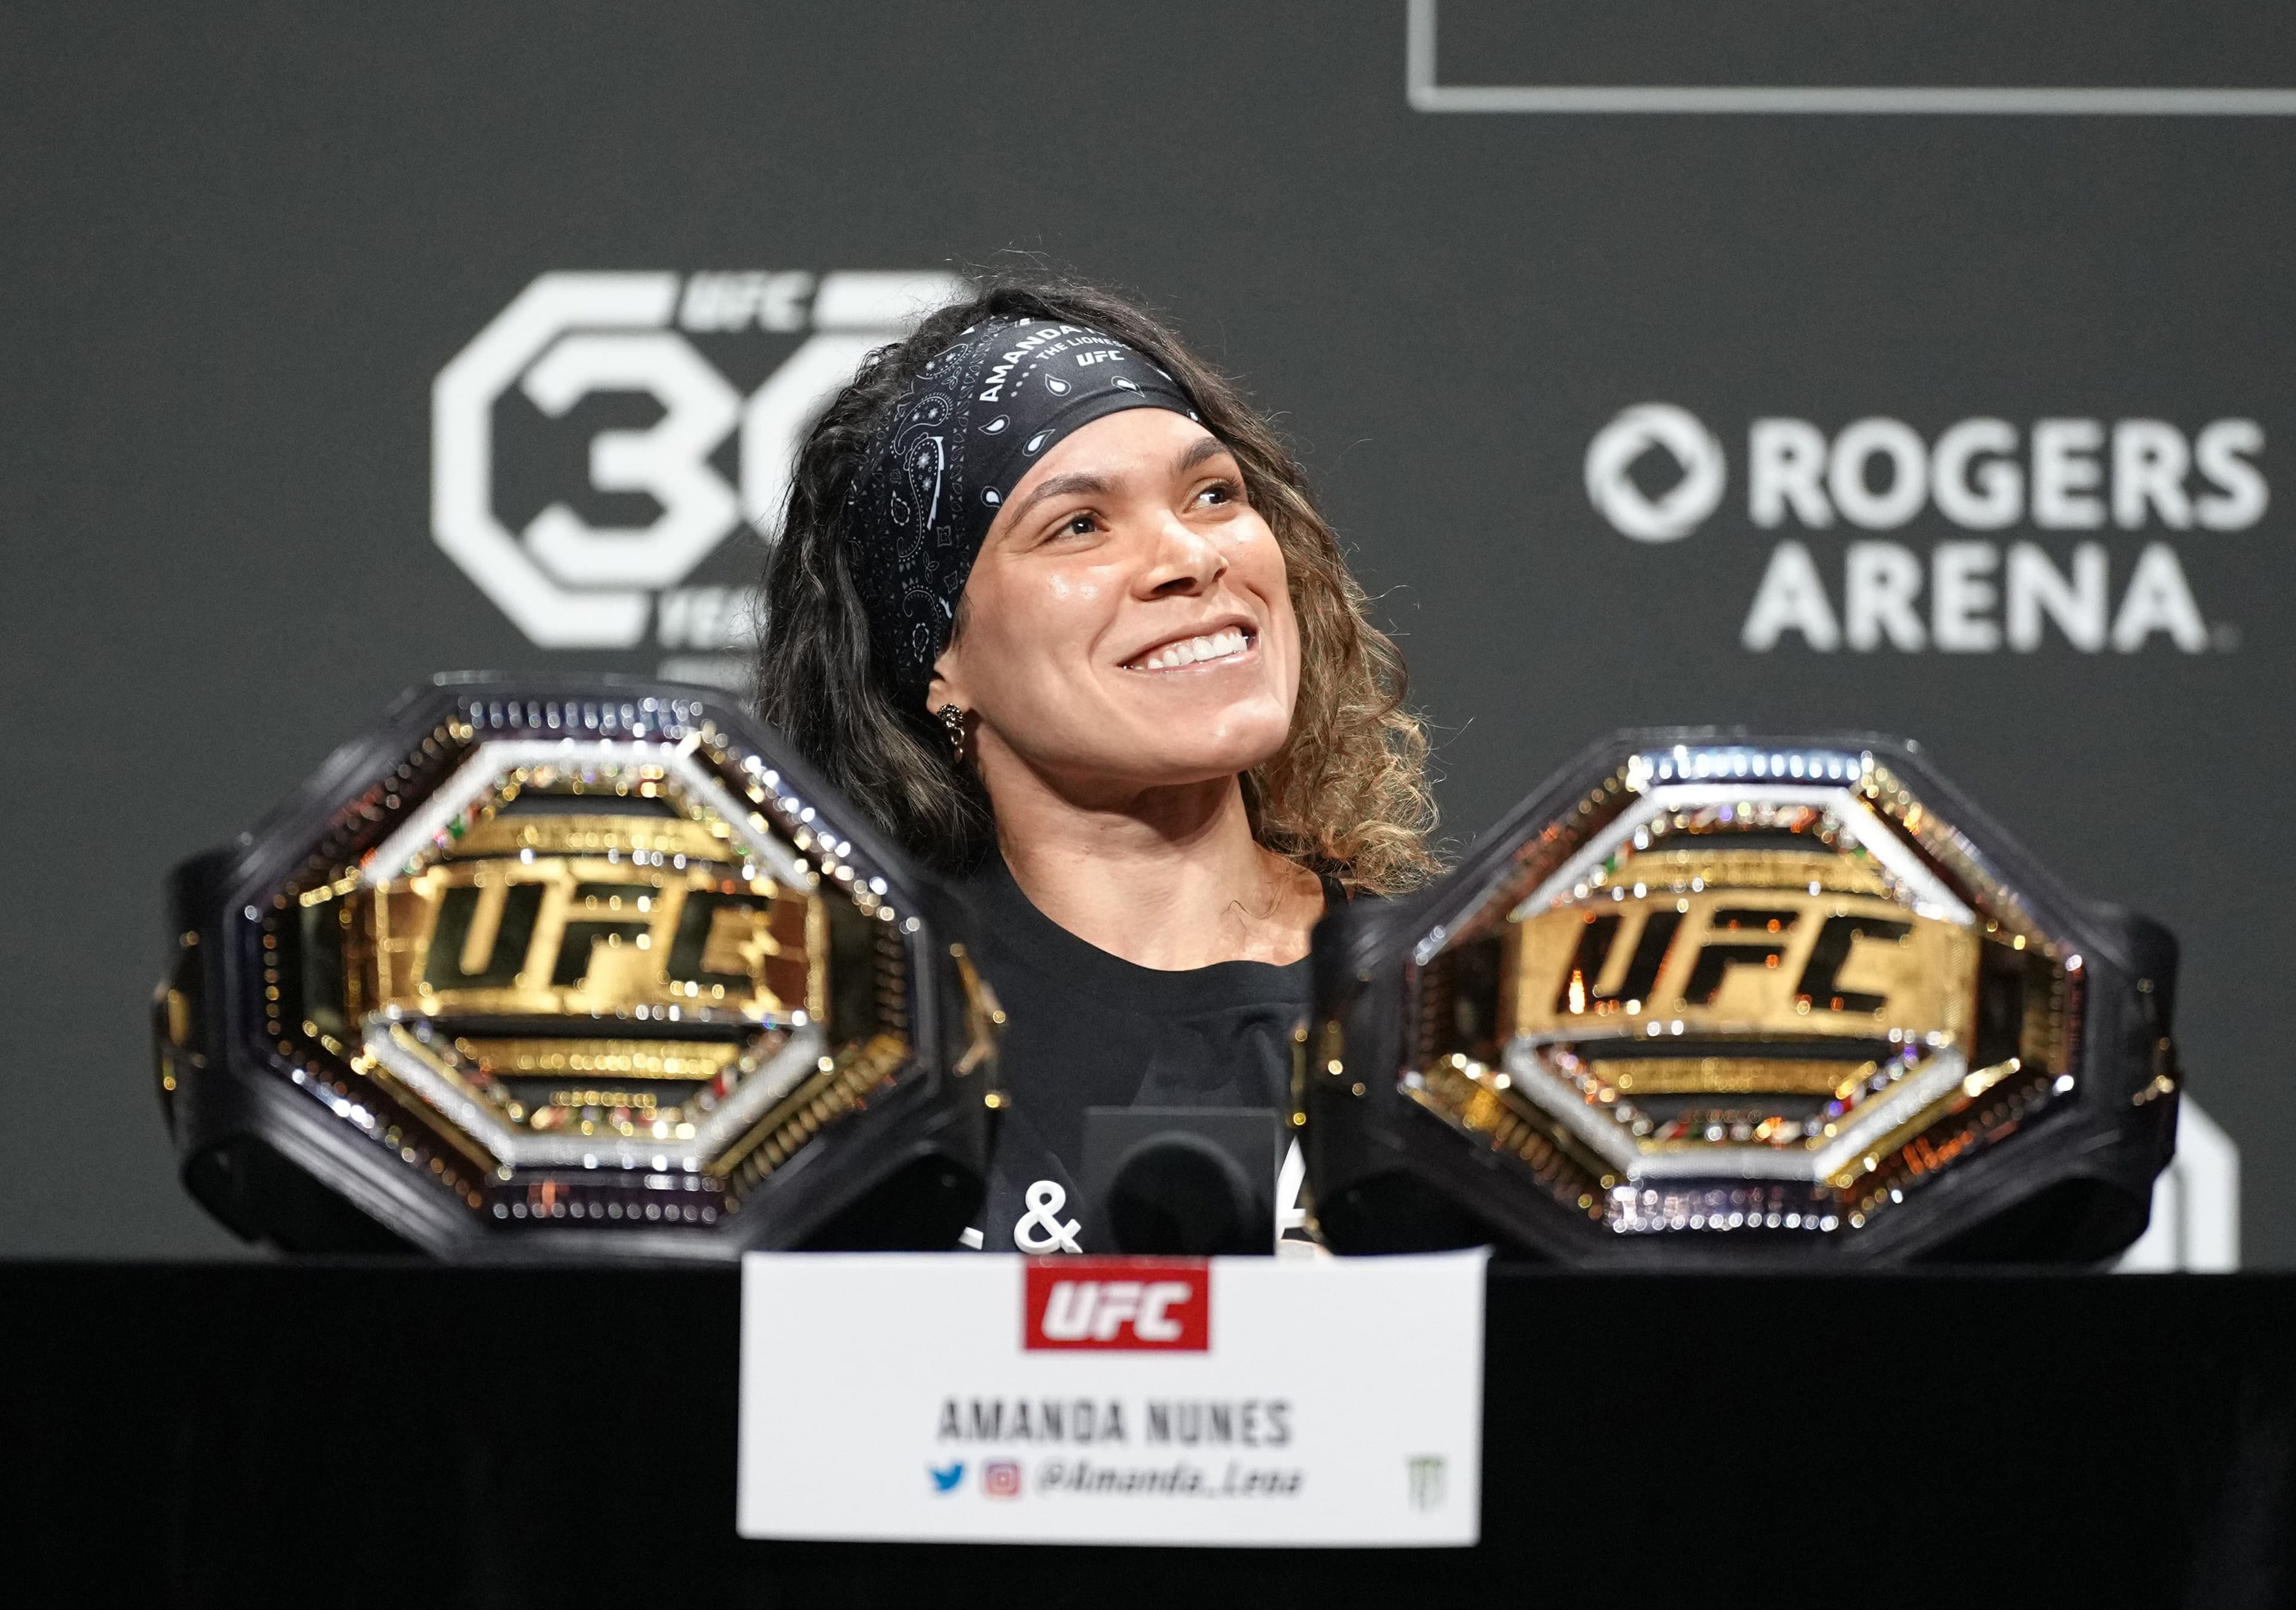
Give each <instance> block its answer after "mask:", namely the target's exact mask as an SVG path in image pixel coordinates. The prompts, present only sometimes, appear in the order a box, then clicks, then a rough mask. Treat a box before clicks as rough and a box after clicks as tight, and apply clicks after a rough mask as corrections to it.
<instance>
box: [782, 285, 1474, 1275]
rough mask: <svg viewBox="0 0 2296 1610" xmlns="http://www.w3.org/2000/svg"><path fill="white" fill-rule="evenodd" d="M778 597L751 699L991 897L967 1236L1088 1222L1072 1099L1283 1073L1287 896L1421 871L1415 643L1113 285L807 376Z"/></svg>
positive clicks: (933, 330) (1020, 303)
mask: <svg viewBox="0 0 2296 1610" xmlns="http://www.w3.org/2000/svg"><path fill="white" fill-rule="evenodd" d="M766 604H767V622H768V625H767V633H766V636H765V641H764V644H763V647H762V651H761V661H760V666H759V680H758V686H759V688H760V690H761V694H760V701H761V705H762V710H763V713H764V714H765V716H766V717H767V719H769V720H772V721H774V722H775V724H776V725H778V726H779V727H782V729H783V731H784V732H786V733H787V734H789V735H790V736H791V738H792V739H794V740H795V741H796V743H798V745H799V747H800V748H801V749H802V750H803V751H804V752H806V753H807V754H808V756H809V757H810V758H811V759H812V760H814V761H815V762H816V764H818V765H819V766H820V767H821V768H822V769H823V771H824V772H825V773H826V774H827V775H828V776H829V778H830V780H831V781H832V783H834V784H836V785H837V786H838V787H839V788H840V790H841V791H842V792H843V793H845V794H846V795H847V796H848V797H849V799H851V800H852V801H854V802H855V803H857V805H859V806H860V807H861V808H862V809H865V810H866V811H868V812H869V813H870V814H871V815H872V816H873V817H875V818H876V819H877V820H878V821H879V822H880V823H881V825H882V826H884V827H885V828H886V829H887V831H888V832H890V834H892V835H893V836H894V837H896V838H897V839H898V840H899V841H900V842H902V843H903V844H904V845H905V846H906V848H907V849H909V850H911V851H912V852H913V853H914V854H915V855H917V856H918V857H919V858H921V859H923V860H925V861H927V862H929V863H931V864H933V865H935V866H938V867H941V868H942V869H943V870H945V871H950V872H954V873H956V874H958V875H964V876H967V877H969V878H971V879H972V880H973V885H974V890H975V893H976V896H977V898H978V899H979V900H980V904H981V906H982V907H983V908H984V911H985V913H986V915H987V916H988V919H989V930H990V931H989V932H988V935H987V936H986V937H985V938H984V941H983V943H982V949H983V951H984V954H983V956H982V958H981V959H982V962H983V964H984V966H985V968H986V970H987V971H988V975H989V978H990V980H991V982H993V983H994V984H995V986H996V989H997V991H998V993H999V995H1000V996H1001V997H1002V998H1003V999H1004V1001H1005V1006H1006V1007H1007V1009H1008V1012H1009V1014H1010V1017H1011V1023H1012V1026H1011V1029H1010V1030H1009V1031H1008V1033H1007V1036H1006V1039H1005V1046H1004V1057H1003V1061H1004V1069H1005V1080H1006V1085H1007V1088H1008V1090H1009V1091H1010V1092H1011V1094H1012V1095H1013V1100H1014V1106H1013V1111H1012V1112H1011V1113H1009V1114H1008V1115H1007V1118H1006V1121H1005V1129H1004V1133H1003V1138H1002V1139H1000V1142H999V1156H998V1163H997V1171H996V1172H997V1178H996V1181H995V1182H994V1184H993V1185H992V1189H991V1196H990V1202H989V1205H988V1220H987V1226H986V1244H988V1245H989V1246H990V1247H992V1248H996V1249H999V1250H1004V1249H1005V1248H1007V1247H1008V1245H1018V1246H1020V1247H1021V1248H1023V1249H1024V1250H1029V1251H1046V1250H1050V1246H1051V1245H1052V1244H1066V1245H1070V1246H1073V1245H1074V1244H1076V1240H1077V1234H1076V1233H1077V1231H1078V1228H1079V1225H1078V1217H1077V1215H1078V1212H1080V1210H1081V1199H1080V1195H1079V1193H1078V1191H1077V1189H1076V1187H1075V1180H1074V1172H1073V1171H1074V1169H1075V1165H1076V1163H1077V1162H1078V1158H1079V1154H1080V1150H1081V1140H1082V1127H1083V1114H1084V1110H1085V1108H1087V1106H1093V1105H1116V1106H1122V1105H1235V1106H1271V1107H1273V1106H1280V1105H1283V1104H1284V1101H1285V1094H1284V1092H1285V1087H1286V1081H1287V1076H1288V1072H1289V1063H1290V1057H1289V1037H1290V1032H1291V1030H1292V1027H1293V1026H1294V1025H1295V1024H1297V1023H1299V1022H1300V1021H1301V1019H1302V1017H1303V1016H1304V1014H1305V1011H1306V1005H1307V990H1308V980H1307V968H1306V963H1305V960H1304V958H1305V957H1306V954H1307V950H1308V934H1309V932H1310V930H1311V929H1312V928H1313V927H1314V925H1315V923H1316V919H1317V917H1318V916H1321V915H1322V913H1323V910H1324V902H1325V901H1326V899H1333V898H1347V897H1349V896H1352V895H1355V894H1357V893H1365V894H1374V895H1382V894H1392V893H1396V892H1399V891H1403V890H1405V889H1407V888H1410V887H1412V886H1414V885H1415V884H1416V883H1419V882H1420V881H1422V880H1423V878H1424V877H1425V876H1427V875H1428V874H1429V873H1431V871H1432V870H1433V869H1434V867H1435V862H1434V859H1433V858H1432V857H1431V854H1430V852H1429V850H1428V848H1427V843H1426V833H1427V830H1428V827H1429V826H1430V824H1431V816H1432V812H1431V803H1430V801H1429V797H1428V794H1427V791H1426V787H1425V782H1424V776H1423V763H1424V758H1425V752H1426V743H1425V739H1424V737H1423V735H1422V733H1421V730H1420V727H1419V725H1418V722H1417V721H1416V720H1415V719H1414V718H1413V717H1412V716H1411V715H1410V714H1409V713H1408V712H1407V711H1406V710H1405V709H1404V708H1403V703H1402V700H1403V686H1404V677H1403V667H1402V661H1401V659H1400V657H1399V656H1398V654H1397V653H1396V651H1395V648H1394V645H1392V644H1390V642H1389V641H1388V639H1387V638H1386V637H1383V636H1382V634H1381V633H1379V632H1378V631H1377V630H1376V629H1375V628H1373V627H1372V626H1371V625H1370V623H1369V622H1368V621H1367V620H1365V615H1364V598H1363V594H1362V592H1361V589H1360V588H1358V587H1357V585H1356V583H1355V581H1354V579H1352V578H1351V577H1350V576H1349V574H1348V572H1347V568H1346V565H1345V563H1344V562H1343V560H1342V559H1341V554H1340V551H1339V546H1338V543H1337V541H1336V539H1335V538H1334V537H1333V533H1332V530H1331V528H1330V527H1329V526H1328V525H1327V524H1326V523H1325V522H1324V520H1323V518H1322V517H1321V515H1319V514H1318V513H1316V508H1315V505H1314V504H1313V502H1312V501H1311V500H1310V498H1309V497H1308V491H1307V489H1306V485H1305V481H1304V479H1303V477H1302V475H1301V473H1300V468H1299V466H1298V465H1297V464H1295V463H1294V462H1293V460H1292V457H1291V456H1290V455H1289V454H1288V453H1286V452H1285V451H1284V449H1283V447H1282V446H1281V444H1280V443H1279V442H1278V441H1277V440H1276V439H1275V433H1274V432H1273V431H1271V430H1270V429H1269V427H1268V425H1267V422H1266V421H1265V420H1264V419H1263V418H1261V417H1260V416H1259V415H1257V414H1256V413H1254V412H1253V411H1252V410H1251V408H1250V407H1248V406H1247V405H1246V404H1245V403H1244V402H1243V401H1242V398H1240V397H1238V396H1237V394H1236V393H1235V391H1234V389H1233V388H1232V387H1230V386H1229V385H1228V384H1227V383H1226V382H1225V381H1224V380H1223V379H1221V378H1220V377H1219V376H1218V374H1215V373H1214V372H1213V371H1212V370H1211V369H1210V367H1209V366H1206V365H1204V364H1203V363H1201V361H1200V360H1198V359H1196V358H1195V357H1193V356H1192V355H1191V354H1189V353H1188V352H1187V351H1186V350H1185V349H1184V348H1183V347H1182V346H1181V344H1180V343H1179V341H1178V340H1177V338H1176V337H1175V336H1174V335H1173V334H1172V333H1170V332H1169V330H1167V329H1166V328H1164V327H1163V326H1162V325H1161V324H1160V323H1158V322H1157V321H1156V320H1155V319H1153V318H1152V317H1151V316H1149V315H1148V314H1146V313H1145V312H1144V311H1143V310H1141V309H1140V308H1137V307H1136V306H1134V305H1133V304H1131V303H1130V302H1128V301H1127V300H1123V299H1121V298H1119V297H1117V296H1115V295H1113V294H1111V293H1110V292H1105V291H1102V290H1099V289H1096V288H1093V287H1088V286H1083V285H1079V284H1077V283H1071V282H1054V281H1042V280H1039V281H1031V282H1028V283H1011V282H1007V283H998V284H996V285H992V286H990V287H988V288H987V289H985V290H983V291H982V292H980V294H978V295H977V296H976V297H974V298H972V300H968V301H965V302H964V303H961V304H959V305H957V306H955V307H951V308H945V309H942V310H941V311H939V312H938V313H935V314H933V315H931V316H930V317H928V318H926V319H925V320H924V321H923V323H922V324H921V325H920V326H919V327H918V329H917V331H916V333H914V335H913V336H912V337H911V338H910V339H909V340H908V341H905V342H901V343H899V344H897V345H894V346H890V347H886V348H881V349H879V350H877V351H875V352H873V353H872V354H871V355H870V356H869V357H868V358H867V359H866V360H865V362H864V363H863V365H862V367H861V371H860V373H859V374H857V376H856V377H855V379H854V381H853V382H852V384H850V385H849V386H848V387H847V388H846V389H845V390H843V391H842V392H841V393H840V395H839V396H838V397H837V398H836V399H835V400H834V401H833V402H832V404H831V405H830V407H829V408H828V410H827V411H826V413H825V414H824V415H823V417H822V419H821V420H820V422H819V423H817V424H816V427H815V428H814V430H813V431H812V433H811V434H810V435H809V437H808V439H807V441H806V443H805V445H804V446H803V448H801V450H800V452H799V457H798V463H797V465H796V473H795V476H794V479H793V481H792V485H791V494H790V501H789V505H788V509H787V512H786V518H785V520H784V522H783V530H782V533H781V536H780V538H779V540H778V542H777V543H776V545H775V549H774V553H773V556H772V558H771V560H770V561H769V562H768V565H767V577H766ZM1047 1187H1049V1188H1047ZM1055 1198H1057V1199H1058V1200H1059V1202H1060V1203H1065V1204H1066V1205H1065V1211H1063V1209H1062V1207H1060V1206H1054V1207H1050V1208H1048V1207H1046V1203H1047V1202H1050V1201H1053V1200H1054V1199H1055ZM1016 1215H1017V1217H1016ZM1007 1225H1011V1226H1013V1227H1015V1228H1013V1229H1012V1230H1010V1231H1009V1232H1007V1231H1005V1230H1004V1229H1003V1228H1002V1227H1005V1226H1007ZM1032 1227H1033V1228H1032ZM1063 1227H1065V1228H1063ZM1054 1231H1058V1232H1059V1234H1058V1235H1056V1236H1054V1235H1053V1232H1054ZM1089 1233H1090V1232H1089V1231H1087V1232H1086V1234H1087V1236H1088V1235H1089ZM1046 1236H1053V1239H1052V1241H1050V1242H1046V1240H1045V1237H1046Z"/></svg>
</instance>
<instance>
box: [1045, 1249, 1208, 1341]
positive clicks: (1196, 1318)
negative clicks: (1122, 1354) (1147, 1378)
mask: <svg viewBox="0 0 2296 1610" xmlns="http://www.w3.org/2000/svg"><path fill="white" fill-rule="evenodd" d="M1021 1334H1022V1338H1023V1343H1024V1345H1026V1346H1027V1347H1028V1348H1029V1349H1031V1350H1035V1349H1039V1348H1054V1349H1058V1348H1103V1349H1105V1348H1127V1349H1133V1350H1147V1351H1163V1352H1199V1353H1200V1352H1203V1351H1207V1350H1208V1349H1209V1348H1210V1345H1211V1270H1210V1267H1209V1266H1208V1265H1206V1264H1205V1263H1204V1262H1202V1261H1201V1260H1195V1259H1165V1258H1048V1259H1046V1260H1044V1261H1041V1262H1036V1261H1032V1262H1030V1263H1029V1266H1028V1281H1027V1285H1026V1286H1025V1288H1024V1294H1023V1297H1022V1302H1021Z"/></svg>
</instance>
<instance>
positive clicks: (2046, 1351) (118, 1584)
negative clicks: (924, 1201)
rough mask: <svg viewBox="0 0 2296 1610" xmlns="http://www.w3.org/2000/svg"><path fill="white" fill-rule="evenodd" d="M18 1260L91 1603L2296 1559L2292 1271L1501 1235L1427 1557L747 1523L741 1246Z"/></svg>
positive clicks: (2134, 1588)
mask: <svg viewBox="0 0 2296 1610" xmlns="http://www.w3.org/2000/svg"><path fill="white" fill-rule="evenodd" d="M4 1277H5V1280H6V1289H7V1292H8V1300H7V1302H6V1303H5V1309H4V1311H5V1314H6V1319H5V1327H6V1334H7V1335H8V1339H9V1343H10V1345H9V1347H8V1348H7V1362H6V1365H5V1369H6V1374H7V1389H6V1393H5V1402H6V1410H5V1415H6V1419H5V1425H4V1435H5V1451H6V1459H7V1464H8V1466H9V1467H10V1469H11V1472H12V1476H13V1480H12V1483H11V1485H12V1486H13V1487H14V1488H15V1490H16V1492H17V1494H18V1497H17V1498H16V1499H12V1500H7V1501H6V1510H7V1512H8V1513H9V1514H10V1519H11V1523H12V1524H10V1525H9V1527H8V1531H9V1532H11V1533H12V1534H14V1535H15V1536H16V1537H17V1538H18V1539H19V1540H20V1541H19V1543H18V1545H17V1546H16V1547H15V1548H12V1549H11V1550H10V1551H9V1555H10V1560H9V1563H8V1564H6V1565H0V1582H4V1581H10V1580H13V1581H17V1582H19V1583H21V1582H22V1581H23V1580H24V1576H25V1573H27V1572H30V1573H34V1574H37V1575H40V1576H44V1577H45V1578H47V1581H46V1583H45V1591H46V1592H47V1593H49V1594H50V1595H52V1596H53V1600H54V1602H72V1603H94V1602H122V1603H126V1602H140V1603H143V1604H184V1605H207V1604H215V1605H231V1606H242V1605H246V1604H249V1603H250V1602H253V1601H254V1600H255V1598H256V1597H257V1596H258V1594H262V1595H264V1596H266V1597H268V1598H281V1597H283V1596H286V1595H293V1596H295V1600H296V1602H299V1603H301V1604H307V1605H313V1606H349V1605H368V1604H376V1605H385V1604H388V1605H405V1604H418V1603H419V1604H422V1605H425V1606H452V1605H474V1606H480V1605H483V1606H497V1605H500V1606H512V1605H568V1604H592V1603H619V1604H628V1605H644V1606H707V1607H709V1610H719V1607H721V1606H748V1605H789V1606H887V1607H891V1606H903V1607H907V1606H915V1607H917V1610H955V1607H957V1606H972V1605H982V1606H998V1607H1000V1610H1005V1607H1011V1610H1050V1607H1052V1606H1091V1607H1093V1610H1106V1607H1108V1606H1128V1605H1156V1606H1226V1605H1247V1606H1269V1607H1276V1606H1301V1607H1303V1610H1306V1607H1309V1606H1330V1605H1334V1604H1346V1605H1393V1606H1414V1607H1416V1606H1423V1605H1426V1606H1446V1607H1447V1606H1454V1605H1484V1604H1494V1605H1496V1604H1505V1605H1510V1606H1550V1605H1552V1606H1581V1605H1603V1606H1611V1605H1617V1606H1656V1605H1677V1604H1696V1605H1720V1604H1751V1603H1775V1604H1781V1605H1785V1604H1803V1603H1824V1604H1826V1605H1829V1606H1858V1605H1866V1604H1872V1603H1935V1604H1950V1605H1965V1604H1972V1603H2020V1604H2026V1605H2035V1606H2059V1605H2070V1604H2095V1605H2102V1604H2112V1605H2119V1604H2156V1605H2178V1604H2207V1605H2275V1604H2281V1603H2284V1602H2286V1600H2287V1598H2288V1596H2289V1595H2290V1594H2291V1593H2292V1592H2296V1575H2292V1573H2291V1569H2290V1555H2291V1548H2290V1542H2289V1537H2290V1532H2291V1527H2292V1523H2296V1345H2292V1330H2291V1321H2292V1319H2296V1277H2291V1276H2235V1277H2175V1276H2171V1277H2095V1276H2071V1275H2056V1274H2046V1273H2042V1274H2030V1273H1987V1274H1973V1273H1972V1274H1958V1273H1956V1274H1925V1275H1918V1276H1901V1277H1824V1278H1809V1279H1775V1278H1742V1277H1711V1278H1681V1277H1675V1278H1659V1277H1591V1276H1579V1275H1567V1274H1554V1273H1547V1272H1538V1271H1531V1270H1522V1269H1506V1268H1500V1269H1495V1270H1494V1271H1493V1274H1492V1277H1491V1288H1490V1308H1489V1363H1488V1384H1487V1388H1486V1394H1487V1408H1486V1428H1485V1474H1484V1488H1483V1491H1484V1516H1483V1539H1484V1540H1483V1542H1482V1544H1481V1545H1480V1547H1479V1548H1472V1549H1449V1550H1394V1551H1389V1550H1373V1549H1364V1550H1314V1551H1303V1550H1277V1549H1242V1550H1229V1549H1140V1548H1021V1547H980V1548H960V1547H953V1546H946V1545H898V1546H889V1545H877V1546H868V1547H862V1546H845V1545H827V1544H768V1543H750V1542H743V1541H741V1540H738V1539H736V1538H735V1537H734V1531H733V1516H734V1401H735V1395H736V1392H735V1373H734V1366H735V1354H736V1347H737V1340H738V1338H737V1334H736V1333H737V1325H738V1314H737V1296H738V1291H739V1279H738V1276H737V1275H736V1274H735V1273H734V1271H733V1270H731V1269H724V1270H707V1271H699V1270H693V1271H689V1270H646V1271H630V1270H620V1271H599V1272H593V1271H569V1270H550V1269H516V1270H500V1269H497V1270H491V1271H478V1270H458V1269H440V1268H435V1267H430V1266H427V1265H411V1264H406V1263H384V1262H375V1263H344V1262H330V1263H302V1264H288V1263H268V1264H233V1265H221V1266H196V1265H132V1264H38V1263H33V1264H15V1265H12V1266H9V1267H7V1268H6V1269H4ZM919 1344H920V1346H923V1345H929V1343H927V1342H925V1341H924V1340H922V1339H921V1340H920V1343H919ZM1333 1346H1334V1347H1336V1348H1338V1349H1341V1350H1342V1351H1344V1350H1345V1349H1346V1347H1347V1339H1346V1338H1345V1337H1334V1338H1333ZM1444 1367H1445V1366H1444V1363H1443V1361H1442V1360H1440V1359H1432V1358H1423V1359H1411V1358H1404V1359H1374V1358H1364V1359H1359V1360H1358V1361H1357V1368H1360V1369H1361V1370H1362V1371H1363V1372H1364V1373H1365V1376H1372V1375H1374V1374H1375V1373H1377V1372H1379V1371H1382V1370H1386V1369H1432V1368H1444ZM791 1389H792V1390H796V1391H802V1390H804V1383H803V1382H802V1381H795V1382H792V1383H791ZM28 1489H29V1501H27V1499H26V1497H25V1495H26V1493H27V1490H28ZM11 1597H12V1598H15V1602H17V1603H19V1604H27V1605H29V1604H33V1603H40V1602H48V1601H45V1600H41V1599H35V1598H26V1597H17V1596H15V1595H12V1596H11Z"/></svg>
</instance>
